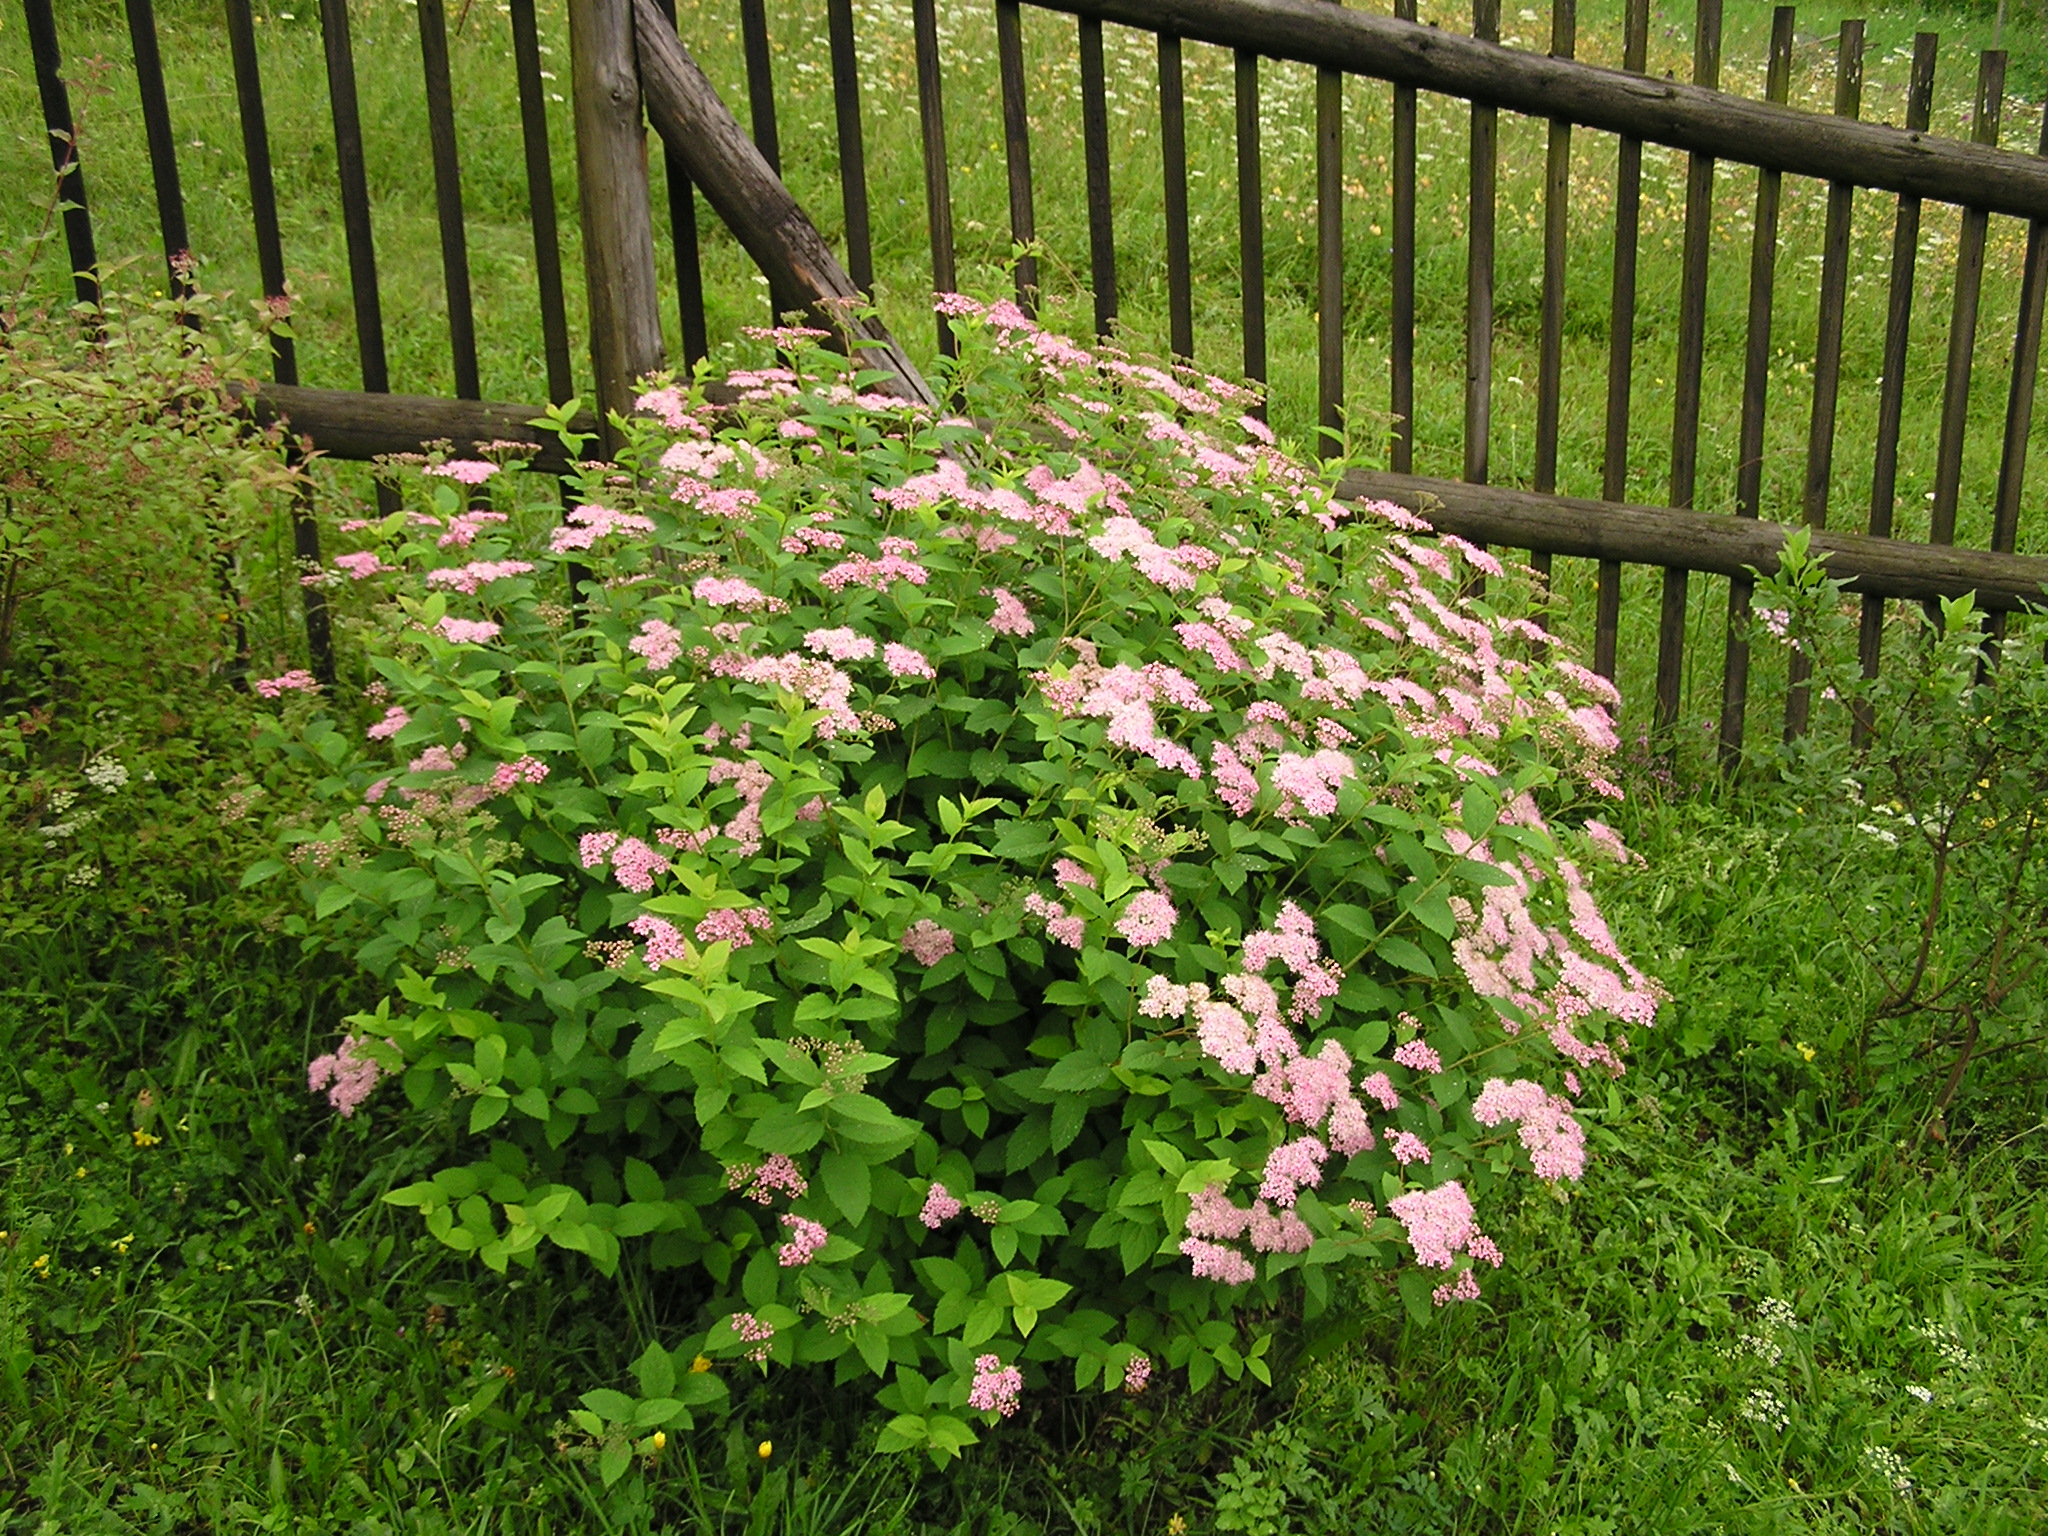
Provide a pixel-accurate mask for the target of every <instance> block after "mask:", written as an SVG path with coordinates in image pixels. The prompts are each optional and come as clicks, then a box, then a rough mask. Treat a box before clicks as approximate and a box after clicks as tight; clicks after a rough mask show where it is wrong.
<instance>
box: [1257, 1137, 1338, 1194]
mask: <svg viewBox="0 0 2048 1536" xmlns="http://www.w3.org/2000/svg"><path fill="white" fill-rule="evenodd" d="M1329 1156H1330V1149H1329V1148H1328V1147H1326V1146H1324V1145H1323V1143H1322V1141H1321V1140H1320V1139H1318V1138H1317V1137H1314V1136H1302V1137H1299V1138H1297V1139H1296V1140H1294V1141H1288V1142H1282V1143H1281V1144H1280V1145H1279V1146H1277V1147H1275V1148H1274V1149H1273V1150H1272V1151H1271V1152H1269V1153H1267V1154H1266V1172H1265V1177H1264V1179H1263V1180H1262V1181H1261V1182H1260V1184H1259V1198H1260V1199H1261V1200H1271V1201H1273V1202H1274V1203H1275V1204H1277V1205H1287V1206H1291V1205H1293V1204H1294V1199H1295V1196H1296V1195H1297V1194H1299V1193H1300V1191H1301V1190H1302V1189H1304V1188H1308V1189H1313V1188H1315V1187H1316V1186H1317V1185H1319V1184H1321V1183H1322V1182H1323V1164H1324V1163H1325V1162H1326V1161H1327V1160H1328V1159H1329Z"/></svg>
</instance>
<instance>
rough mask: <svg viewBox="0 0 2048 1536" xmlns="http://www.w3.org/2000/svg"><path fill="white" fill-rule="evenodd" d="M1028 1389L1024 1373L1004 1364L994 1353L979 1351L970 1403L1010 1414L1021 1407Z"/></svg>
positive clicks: (969, 1390) (981, 1408)
mask: <svg viewBox="0 0 2048 1536" xmlns="http://www.w3.org/2000/svg"><path fill="white" fill-rule="evenodd" d="M1023 1392H1024V1373H1023V1372H1022V1371H1020V1370H1018V1369H1017V1367H1016V1366H1014V1365H1008V1366H1006V1365H1004V1364H1003V1362H1002V1361H1001V1360H1000V1359H998V1358H997V1357H996V1356H994V1355H979V1356H977V1357H976V1358H975V1361H974V1383H973V1385H972V1386H970V1387H969V1388H968V1389H967V1406H968V1407H970V1408H974V1409H978V1410H979V1411H981V1412H982V1413H997V1414H1001V1415H1002V1416H1003V1417H1004V1418H1006V1419H1007V1418H1008V1417H1009V1416H1010V1415H1011V1414H1013V1413H1015V1412H1016V1411H1017V1401H1018V1399H1019V1398H1020V1397H1021V1396H1022V1395H1023Z"/></svg>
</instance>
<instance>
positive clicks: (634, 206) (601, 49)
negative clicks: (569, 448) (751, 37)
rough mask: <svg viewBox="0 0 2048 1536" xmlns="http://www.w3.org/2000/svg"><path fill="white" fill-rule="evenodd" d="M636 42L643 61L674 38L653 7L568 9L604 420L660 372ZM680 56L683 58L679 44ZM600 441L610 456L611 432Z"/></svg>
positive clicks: (608, 2) (593, 351) (607, 3)
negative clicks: (652, 43)
mask: <svg viewBox="0 0 2048 1536" xmlns="http://www.w3.org/2000/svg"><path fill="white" fill-rule="evenodd" d="M636 21H637V25H636ZM636 33H637V34H638V46H639V49H640V51H641V52H643V53H644V52H646V51H647V49H648V47H649V38H650V37H651V36H652V37H660V36H663V35H666V36H668V37H674V36H675V30H674V28H672V27H671V26H670V25H669V24H668V20H667V18H665V17H664V16H663V15H662V14H661V12H660V11H659V10H657V9H656V8H655V7H654V5H653V4H652V3H651V0H642V3H641V5H640V7H639V8H638V14H637V16H636V11H635V7H634V4H633V0H581V3H579V4H576V5H572V6H571V7H569V54H570V75H571V79H572V81H573V85H572V96H573V101H574V106H575V111H576V179H577V190H578V192H579V194H580V195H581V201H582V208H583V272H584V282H585V286H586V287H587V288H588V290H589V293H590V357H591V363H592V367H593V370H594V372H595V374H596V378H597V400H598V405H599V407H600V411H599V414H600V419H601V420H602V418H603V417H604V416H605V415H606V414H607V413H610V412H617V413H618V414H620V415H622V416H623V415H625V414H627V413H628V412H630V411H631V410H632V409H633V400H634V397H635V396H634V386H635V383H636V381H637V380H638V379H639V378H640V377H641V376H642V375H643V374H648V373H653V372H655V371H656V370H657V369H659V368H660V367H661V363H662V339H661V315H660V310H659V305H660V302H661V300H660V289H659V287H658V286H657V284H656V282H655V277H654V223H653V213H652V210H651V209H650V207H649V203H648V197H647V141H646V137H645V132H644V130H643V129H642V128H641V126H640V76H639V71H638V70H637V69H635V67H634V50H635V34H636ZM675 46H676V47H677V48H681V47H682V43H681V41H680V40H678V41H677V43H676V45H675ZM601 431H602V435H603V438H604V442H605V448H606V451H607V452H610V451H611V449H612V447H613V446H614V445H613V442H612V432H611V427H610V425H609V423H608V422H606V423H604V425H603V426H602V428H601Z"/></svg>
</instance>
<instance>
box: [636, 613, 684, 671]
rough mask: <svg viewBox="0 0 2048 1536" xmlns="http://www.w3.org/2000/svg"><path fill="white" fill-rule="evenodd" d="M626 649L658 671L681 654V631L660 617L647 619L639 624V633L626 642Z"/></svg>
mask: <svg viewBox="0 0 2048 1536" xmlns="http://www.w3.org/2000/svg"><path fill="white" fill-rule="evenodd" d="M626 649H627V650H629V651H631V652H632V653H633V654H634V655H635V656H639V657H642V658H644V659H645V660H646V662H647V665H648V666H650V667H652V668H653V669H654V670H655V671H657V672H659V671H660V670H661V669H662V668H664V667H666V666H667V665H669V663H670V662H672V661H674V660H675V659H676V658H677V657H678V656H680V655H682V654H683V636H682V632H681V631H680V630H678V629H677V628H676V627H675V626H674V625H673V624H665V623H663V622H662V621H661V620H660V619H648V620H646V621H645V622H644V623H642V624H641V626H640V633H639V634H637V635H635V636H634V637H633V638H632V639H630V640H628V641H627V642H626Z"/></svg>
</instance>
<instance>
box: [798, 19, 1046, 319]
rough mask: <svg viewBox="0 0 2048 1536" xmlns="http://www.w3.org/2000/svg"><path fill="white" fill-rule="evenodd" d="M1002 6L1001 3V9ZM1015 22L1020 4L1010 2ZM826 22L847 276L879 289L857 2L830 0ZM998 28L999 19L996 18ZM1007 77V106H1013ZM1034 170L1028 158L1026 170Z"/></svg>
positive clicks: (861, 286) (865, 289) (869, 291)
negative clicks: (870, 208)
mask: <svg viewBox="0 0 2048 1536" xmlns="http://www.w3.org/2000/svg"><path fill="white" fill-rule="evenodd" d="M1001 9H1002V7H1001V6H1000V5H998V6H997V10H998V12H1000V11H1001ZM1010 9H1011V19H1012V21H1013V22H1014V20H1015V12H1016V7H1015V5H1014V4H1012V5H1011V8H1010ZM826 26H827V29H828V31H829V33H830V39H831V50H832V110H833V113H834V115H835V117H836V119H837V127H838V131H839V202H840V206H841V207H842V208H843V209H844V210H845V212H846V274H847V276H849V277H851V278H852V279H853V281H854V285H855V286H856V287H858V288H859V289H860V291H861V292H862V293H865V294H868V295H869V296H870V297H872V296H873V294H874V291H875V249H874V234H873V231H872V229H871V227H870V224H869V220H868V153H867V141H866V139H865V137H864V136H863V133H862V129H861V121H860V51H859V50H858V49H857V48H856V47H855V46H854V34H853V0H830V3H829V4H828V5H827V7H826ZM998 26H1000V18H998ZM1008 87H1009V80H1008V76H1007V75H1005V77H1004V92H1005V94H1004V98H1003V101H1004V106H1005V108H1006V109H1007V107H1008V105H1009V96H1008ZM1025 174H1026V176H1027V177H1028V176H1029V174H1030V170H1029V166H1028V162H1027V166H1026V171H1025Z"/></svg>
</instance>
